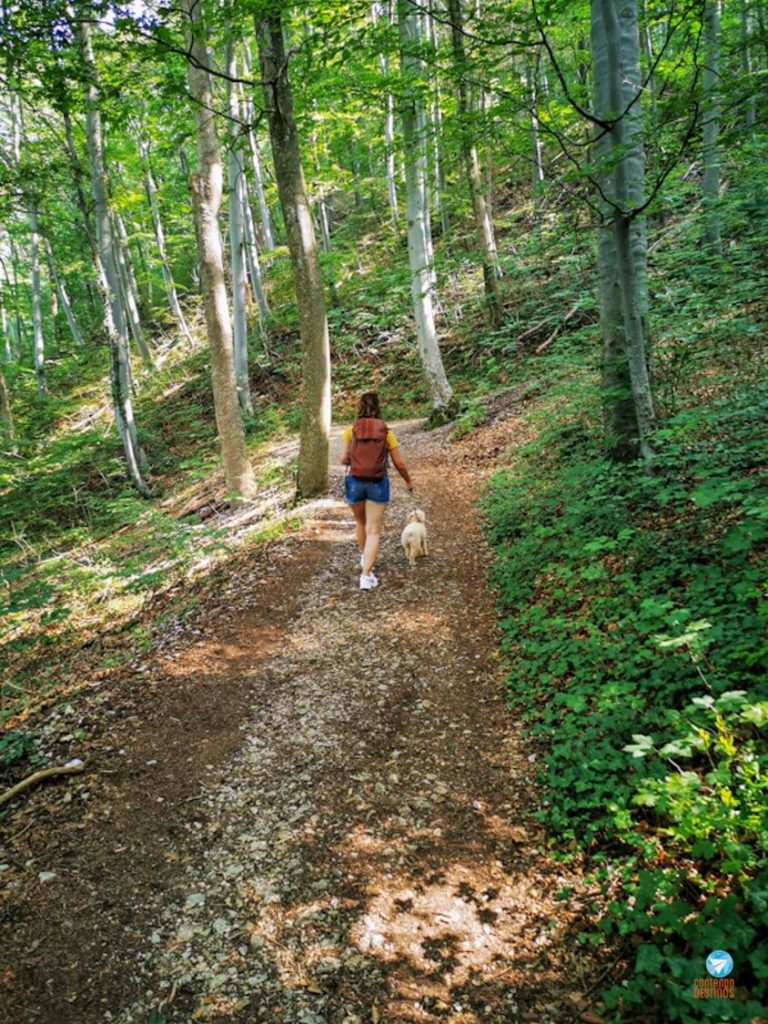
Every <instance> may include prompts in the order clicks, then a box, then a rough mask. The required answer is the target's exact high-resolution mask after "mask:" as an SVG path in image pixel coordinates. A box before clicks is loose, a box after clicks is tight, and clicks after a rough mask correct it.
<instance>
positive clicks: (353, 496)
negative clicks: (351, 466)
mask: <svg viewBox="0 0 768 1024" xmlns="http://www.w3.org/2000/svg"><path fill="white" fill-rule="evenodd" d="M344 500H345V501H346V503H347V504H348V505H357V503H358V502H360V501H375V502H376V503H377V504H378V505H388V504H389V477H388V476H385V477H382V479H381V480H362V479H361V478H360V477H357V476H352V474H351V473H347V475H346V476H345V477H344Z"/></svg>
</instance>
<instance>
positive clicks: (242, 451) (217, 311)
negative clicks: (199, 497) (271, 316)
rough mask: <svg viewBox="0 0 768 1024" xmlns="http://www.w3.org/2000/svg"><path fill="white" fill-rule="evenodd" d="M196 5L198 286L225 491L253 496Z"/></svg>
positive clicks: (190, 11)
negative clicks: (234, 347) (242, 417)
mask: <svg viewBox="0 0 768 1024" xmlns="http://www.w3.org/2000/svg"><path fill="white" fill-rule="evenodd" d="M200 6H201V5H200V3H199V0H182V3H181V9H182V11H183V13H184V15H185V16H186V19H187V21H186V23H185V34H186V39H187V48H188V50H189V54H190V58H191V59H190V60H189V61H188V63H187V82H188V84H189V91H190V93H191V95H192V97H193V99H194V101H195V104H196V107H195V126H196V128H197V163H198V170H197V173H196V174H193V175H192V176H191V177H190V180H189V188H190V192H191V194H192V205H193V208H194V211H195V228H196V232H197V251H198V261H199V264H200V285H201V289H202V295H203V306H204V308H205V322H206V327H207V331H208V344H209V346H210V350H211V377H212V380H213V404H214V411H215V415H216V427H217V429H218V433H219V440H220V442H221V452H222V458H223V462H224V476H225V478H226V482H227V488H228V490H230V491H232V492H235V493H237V494H241V495H243V497H251V496H252V495H253V494H254V493H255V490H256V483H255V480H254V476H253V467H252V466H251V463H250V461H249V459H248V453H247V451H246V447H245V431H244V429H243V422H242V420H241V418H240V410H239V408H238V401H237V387H236V379H235V359H234V350H233V345H232V323H231V320H230V317H229V308H228V306H227V289H226V284H225V280H224V252H223V247H222V243H221V234H220V232H219V210H220V208H221V195H222V183H223V177H224V171H223V167H222V161H221V149H220V147H219V138H218V134H217V131H216V122H215V121H214V113H213V93H212V88H211V75H210V72H209V71H208V70H207V68H208V67H209V66H210V65H209V60H210V58H209V55H208V50H207V47H206V45H205V38H206V27H205V25H204V24H203V22H202V13H201V10H200Z"/></svg>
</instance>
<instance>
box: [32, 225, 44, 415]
mask: <svg viewBox="0 0 768 1024" xmlns="http://www.w3.org/2000/svg"><path fill="white" fill-rule="evenodd" d="M29 229H30V259H31V263H32V334H33V338H34V353H35V376H36V377H37V393H38V395H40V397H41V398H44V397H45V396H46V395H47V394H48V385H47V383H46V380H45V341H44V339H43V302H42V290H41V286H40V235H39V232H38V227H37V208H36V207H35V206H34V205H33V207H32V209H31V211H30V214H29Z"/></svg>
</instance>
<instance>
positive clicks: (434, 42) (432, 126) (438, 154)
mask: <svg viewBox="0 0 768 1024" xmlns="http://www.w3.org/2000/svg"><path fill="white" fill-rule="evenodd" d="M428 6H429V10H428V12H427V14H426V18H425V20H426V27H427V39H428V41H429V43H430V45H431V46H432V51H433V60H434V62H435V64H437V61H438V42H439V41H438V38H437V29H436V26H435V20H434V18H433V17H432V9H433V6H434V5H433V0H429V5H428ZM427 121H428V124H429V133H430V139H431V141H432V145H431V147H430V152H431V157H432V178H431V186H432V187H431V191H432V200H431V204H430V208H431V209H432V211H433V212H434V215H435V217H437V219H438V220H439V221H440V234H441V237H443V238H447V237H448V231H449V225H448V211H447V210H446V207H445V203H444V202H443V195H444V194H445V174H444V171H443V154H442V146H441V140H442V137H443V115H442V111H441V96H440V80H439V78H437V76H435V78H434V86H433V89H432V98H431V100H430V103H429V114H428V118H427Z"/></svg>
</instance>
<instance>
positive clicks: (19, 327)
mask: <svg viewBox="0 0 768 1024" xmlns="http://www.w3.org/2000/svg"><path fill="white" fill-rule="evenodd" d="M8 244H9V245H10V249H11V270H12V271H13V305H14V310H15V315H14V317H13V321H12V322H13V333H14V340H15V343H16V353H15V354H16V358H17V359H19V358H20V357H21V350H22V344H23V341H24V336H25V331H24V323H23V321H22V319H21V305H20V303H19V254H18V250H17V249H16V246H15V245H14V242H13V239H12V238H9V239H8Z"/></svg>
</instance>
